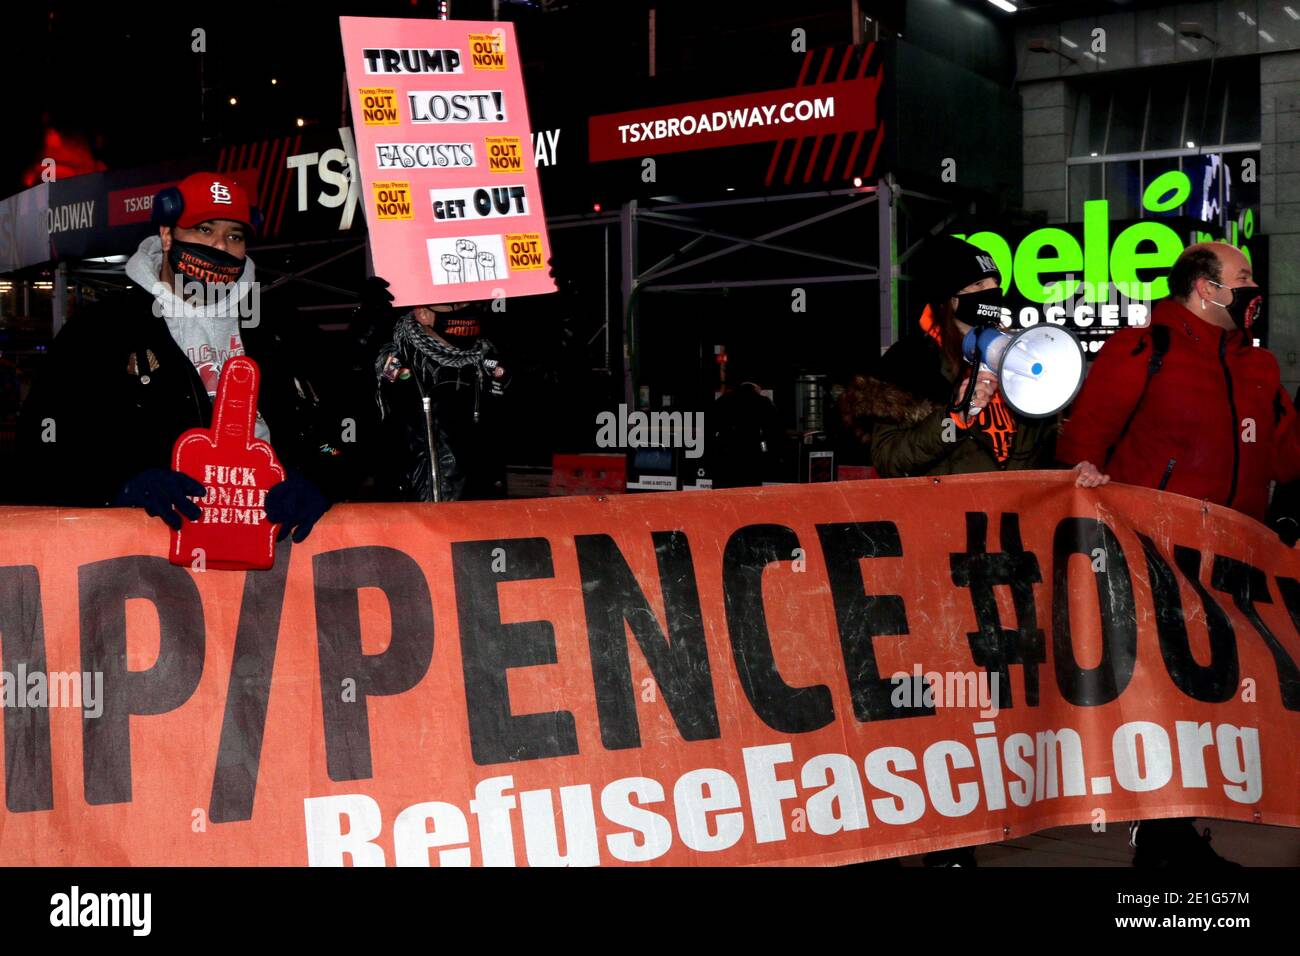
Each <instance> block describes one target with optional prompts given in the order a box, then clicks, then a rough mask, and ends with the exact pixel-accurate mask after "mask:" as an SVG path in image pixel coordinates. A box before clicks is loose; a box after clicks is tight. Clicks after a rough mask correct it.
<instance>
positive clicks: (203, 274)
mask: <svg viewBox="0 0 1300 956" xmlns="http://www.w3.org/2000/svg"><path fill="white" fill-rule="evenodd" d="M167 262H168V263H169V264H170V265H171V267H172V270H173V271H175V273H176V274H177V275H182V276H185V278H187V279H194V280H195V281H196V282H202V283H203V284H204V285H227V284H229V283H231V282H237V281H238V280H239V277H240V276H241V275H243V274H244V260H243V259H241V258H239V257H238V256H232V255H231V254H230V253H228V252H225V251H223V250H221V249H217V248H215V247H213V246H205V245H203V244H202V243H201V242H184V241H182V240H180V239H177V238H176V237H175V236H173V237H172V247H171V248H170V249H168V250H167Z"/></svg>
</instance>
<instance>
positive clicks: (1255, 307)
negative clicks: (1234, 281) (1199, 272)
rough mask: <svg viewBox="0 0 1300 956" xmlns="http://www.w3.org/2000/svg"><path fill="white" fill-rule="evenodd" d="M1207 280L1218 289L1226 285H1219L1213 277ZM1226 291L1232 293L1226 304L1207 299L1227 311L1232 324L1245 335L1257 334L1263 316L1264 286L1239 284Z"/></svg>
mask: <svg viewBox="0 0 1300 956" xmlns="http://www.w3.org/2000/svg"><path fill="white" fill-rule="evenodd" d="M1207 281H1209V282H1210V283H1211V284H1213V285H1216V286H1219V288H1220V289H1223V288H1226V286H1223V285H1220V284H1219V283H1217V282H1215V281H1214V280H1213V279H1209V280H1207ZM1228 291H1229V292H1231V293H1232V300H1231V301H1230V302H1228V304H1227V305H1224V304H1223V303H1222V302H1215V301H1214V300H1213V299H1210V300H1209V301H1210V302H1211V303H1212V304H1214V305H1217V306H1218V307H1219V308H1221V309H1223V310H1224V311H1225V312H1227V313H1228V315H1229V317H1230V318H1231V319H1232V321H1233V324H1234V325H1236V326H1237V328H1239V329H1241V330H1242V331H1243V332H1245V333H1246V334H1247V335H1258V334H1259V326H1260V325H1261V324H1262V322H1263V318H1264V287H1263V286H1259V285H1239V286H1237V288H1235V289H1229V290H1228Z"/></svg>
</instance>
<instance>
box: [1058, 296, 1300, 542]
mask: <svg viewBox="0 0 1300 956" xmlns="http://www.w3.org/2000/svg"><path fill="white" fill-rule="evenodd" d="M1151 322H1152V325H1163V326H1166V327H1167V328H1168V329H1169V333H1170V334H1169V350H1168V352H1166V354H1165V356H1164V359H1163V361H1162V364H1161V367H1160V369H1159V370H1158V371H1157V372H1156V373H1155V374H1154V375H1153V376H1151V382H1150V385H1149V386H1147V389H1146V395H1145V396H1142V397H1141V401H1140V403H1139V396H1141V395H1142V388H1143V384H1144V383H1145V382H1146V380H1147V374H1148V362H1149V360H1150V358H1151V353H1152V341H1151V340H1152V333H1151V331H1150V329H1149V328H1143V329H1124V330H1123V331H1120V332H1117V333H1115V335H1114V336H1113V337H1112V338H1111V339H1110V341H1108V342H1107V343H1106V345H1105V347H1103V348H1102V350H1101V351H1100V352H1099V353H1097V358H1096V360H1095V361H1094V362H1093V365H1092V369H1091V370H1090V371H1089V373H1088V377H1087V379H1086V380H1085V381H1084V383H1083V389H1082V390H1081V391H1080V392H1079V396H1078V397H1077V398H1076V399H1075V401H1074V408H1073V410H1072V412H1071V414H1070V418H1069V420H1067V421H1066V423H1065V425H1064V426H1063V428H1062V430H1061V436H1060V439H1059V441H1058V444H1057V457H1058V458H1060V459H1061V461H1064V462H1067V463H1068V464H1071V465H1073V464H1077V463H1078V462H1081V461H1090V462H1092V463H1093V464H1094V465H1096V466H1097V467H1098V468H1099V469H1101V470H1102V471H1103V472H1105V473H1107V474H1109V475H1110V477H1111V479H1112V480H1114V481H1122V482H1126V483H1128V484H1133V485H1144V486H1146V487H1148V488H1164V489H1165V490H1167V491H1173V492H1177V493H1178V494H1180V495H1187V496H1189V497H1192V498H1206V499H1209V500H1210V501H1212V502H1214V503H1215V504H1220V505H1227V506H1228V507H1231V508H1235V509H1237V510H1238V511H1241V512H1244V513H1245V514H1248V515H1250V516H1251V517H1252V518H1256V519H1259V520H1261V521H1262V520H1263V519H1264V511H1265V509H1266V508H1267V506H1268V486H1269V482H1270V481H1273V480H1275V479H1276V480H1279V481H1288V480H1291V479H1293V478H1296V477H1298V476H1300V444H1298V441H1297V439H1298V438H1300V427H1298V426H1297V423H1296V412H1295V408H1294V407H1293V406H1292V404H1291V399H1290V396H1288V395H1287V393H1286V392H1285V390H1283V388H1282V387H1281V383H1280V373H1279V371H1278V366H1277V359H1275V358H1274V357H1273V354H1272V353H1271V352H1269V351H1268V350H1267V349H1262V348H1255V347H1253V346H1251V345H1250V344H1249V343H1248V342H1247V341H1246V339H1245V337H1244V336H1243V335H1242V333H1241V332H1239V331H1231V332H1229V331H1227V330H1225V329H1221V328H1219V327H1218V326H1215V325H1211V324H1210V323H1209V322H1206V321H1203V320H1202V319H1201V318H1199V317H1198V316H1197V315H1196V313H1194V312H1192V311H1190V310H1188V309H1186V308H1184V307H1183V306H1182V305H1180V304H1179V303H1177V302H1175V301H1174V300H1173V299H1163V300H1161V301H1160V302H1158V303H1157V304H1156V307H1155V311H1154V313H1153V315H1152V317H1151ZM1135 408H1136V409H1137V414H1136V415H1134V417H1133V420H1132V421H1131V422H1129V425H1128V429H1127V430H1125V428H1124V423H1125V422H1126V421H1128V419H1129V416H1130V414H1132V413H1133V410H1134V409H1135ZM1121 436H1122V437H1121ZM1117 443H1118V444H1117ZM1112 446H1115V447H1114V452H1113V453H1112V454H1111V457H1110V461H1109V463H1107V461H1106V455H1107V452H1108V451H1109V450H1110V449H1111V447H1112Z"/></svg>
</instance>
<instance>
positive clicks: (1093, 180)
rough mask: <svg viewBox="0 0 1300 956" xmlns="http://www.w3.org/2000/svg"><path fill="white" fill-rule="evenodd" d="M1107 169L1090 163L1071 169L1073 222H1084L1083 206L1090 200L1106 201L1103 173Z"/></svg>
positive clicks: (1071, 217)
mask: <svg viewBox="0 0 1300 956" xmlns="http://www.w3.org/2000/svg"><path fill="white" fill-rule="evenodd" d="M1104 171H1105V167H1104V166H1103V165H1102V164H1100V163H1088V164H1085V165H1081V166H1071V167H1070V219H1071V221H1073V222H1080V221H1082V220H1083V204H1084V203H1085V202H1087V201H1088V200H1089V199H1104V198H1105V196H1104V195H1103V192H1102V190H1103V189H1104V188H1105V187H1104V177H1103V175H1102V174H1103V173H1104Z"/></svg>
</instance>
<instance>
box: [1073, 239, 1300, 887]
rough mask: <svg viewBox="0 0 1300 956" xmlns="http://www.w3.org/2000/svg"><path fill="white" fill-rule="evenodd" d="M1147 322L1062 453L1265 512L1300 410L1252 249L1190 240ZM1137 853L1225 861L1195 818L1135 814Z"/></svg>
mask: <svg viewBox="0 0 1300 956" xmlns="http://www.w3.org/2000/svg"><path fill="white" fill-rule="evenodd" d="M1168 281H1169V293H1170V294H1169V298H1167V299H1164V300H1162V301H1161V302H1160V303H1158V304H1157V305H1156V308H1155V310H1154V313H1153V314H1152V318H1151V324H1150V325H1149V326H1148V327H1147V328H1135V329H1124V330H1122V331H1120V332H1117V333H1116V334H1115V335H1114V337H1113V338H1111V339H1110V341H1108V342H1107V343H1106V346H1105V347H1104V348H1103V349H1102V350H1101V352H1099V353H1098V355H1097V359H1096V361H1095V362H1094V363H1093V367H1092V371H1091V372H1090V374H1089V375H1088V378H1087V380H1086V381H1085V383H1084V386H1083V389H1082V390H1081V391H1080V393H1079V396H1078V398H1077V399H1076V401H1075V403H1074V407H1073V410H1072V413H1071V416H1070V418H1069V420H1067V421H1066V422H1065V424H1064V426H1063V428H1062V431H1061V440H1060V444H1059V450H1058V455H1059V457H1060V459H1061V460H1062V461H1064V462H1066V463H1069V464H1076V465H1077V469H1078V472H1079V478H1078V483H1079V484H1080V485H1082V486H1084V487H1096V486H1098V485H1102V484H1105V483H1107V482H1108V481H1110V480H1111V479H1112V478H1114V479H1115V480H1116V481H1122V482H1125V483H1127V484H1134V485H1145V486H1146V487H1149V488H1156V489H1160V490H1165V491H1172V492H1176V493H1178V494H1181V495H1186V496H1188V497H1192V498H1200V499H1203V500H1206V501H1211V502H1213V503H1215V504H1219V505H1224V506H1226V507H1229V508H1235V509H1236V510H1238V511H1241V512H1243V513H1244V514H1247V515H1249V516H1251V517H1252V518H1256V519H1258V520H1260V521H1262V520H1263V519H1264V514H1265V509H1266V508H1267V505H1268V497H1269V486H1270V484H1271V483H1272V482H1274V481H1288V480H1293V479H1295V478H1296V477H1298V476H1300V441H1297V438H1298V437H1300V436H1297V431H1296V412H1295V408H1294V406H1293V405H1292V403H1291V398H1290V396H1288V395H1287V393H1286V390H1285V389H1284V388H1282V386H1281V382H1280V372H1279V370H1278V364H1277V359H1276V358H1275V357H1274V356H1273V354H1272V353H1271V352H1269V351H1268V350H1266V349H1261V348H1255V347H1253V344H1252V333H1253V330H1254V329H1255V328H1256V326H1257V324H1258V323H1259V321H1260V319H1261V317H1262V314H1263V304H1264V290H1263V289H1262V288H1261V287H1260V285H1259V283H1258V282H1256V281H1255V279H1254V277H1253V276H1252V274H1251V268H1250V262H1249V261H1248V260H1247V259H1246V257H1245V256H1244V255H1242V253H1241V251H1240V250H1239V249H1237V248H1235V247H1233V246H1230V245H1227V244H1225V243H1217V242H1215V243H1200V244H1197V245H1193V246H1189V247H1188V248H1187V249H1186V250H1184V251H1183V253H1182V255H1180V256H1179V257H1178V260H1177V261H1176V262H1175V263H1174V265H1173V268H1172V269H1171V270H1170V273H1169V280H1168ZM1132 834H1133V835H1132V843H1133V846H1134V847H1135V849H1136V853H1135V855H1134V864H1135V865H1139V866H1148V865H1149V866H1162V865H1163V866H1168V865H1175V864H1183V865H1195V864H1205V863H1209V864H1211V865H1215V864H1220V865H1221V864H1223V863H1224V862H1225V861H1223V860H1222V859H1221V858H1220V857H1219V856H1218V854H1216V853H1215V852H1214V851H1213V850H1211V849H1210V848H1209V844H1208V842H1207V841H1206V840H1203V839H1202V838H1201V837H1200V836H1199V835H1198V834H1197V833H1196V831H1195V829H1194V828H1193V827H1192V821H1191V820H1189V819H1179V820H1148V821H1145V822H1143V823H1142V824H1141V825H1140V826H1139V825H1138V824H1136V823H1135V824H1134V825H1133V831H1132Z"/></svg>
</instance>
